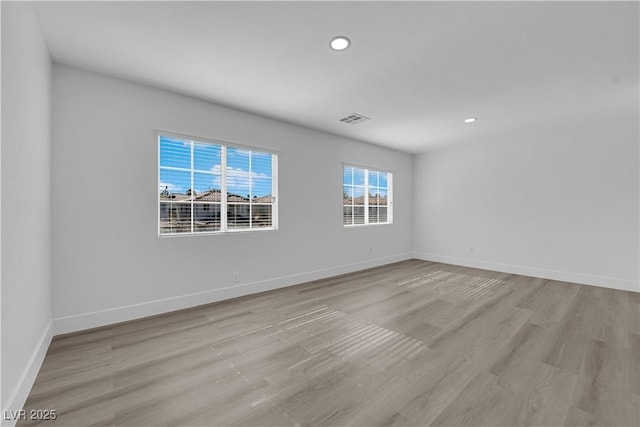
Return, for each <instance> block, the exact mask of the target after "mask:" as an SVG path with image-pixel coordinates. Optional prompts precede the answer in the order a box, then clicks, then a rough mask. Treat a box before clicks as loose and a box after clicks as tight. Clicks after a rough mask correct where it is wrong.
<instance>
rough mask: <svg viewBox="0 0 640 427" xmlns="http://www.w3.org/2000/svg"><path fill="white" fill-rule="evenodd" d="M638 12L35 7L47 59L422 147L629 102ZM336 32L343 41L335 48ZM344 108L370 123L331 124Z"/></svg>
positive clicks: (377, 140) (531, 5) (495, 5)
mask: <svg viewBox="0 0 640 427" xmlns="http://www.w3.org/2000/svg"><path fill="white" fill-rule="evenodd" d="M638 6H639V3H638V2H361V1H358V2H43V3H38V4H36V10H37V13H38V16H39V19H40V22H41V24H42V28H43V32H44V36H45V39H46V42H47V45H48V47H49V50H50V53H51V56H52V58H53V60H54V61H55V62H58V63H63V64H68V65H72V66H76V67H80V68H84V69H88V70H92V71H97V72H100V73H104V74H109V75H113V76H116V77H121V78H125V79H128V80H132V81H136V82H140V83H144V84H148V85H152V86H156V87H160V88H164V89H167V90H170V91H174V92H178V93H182V94H185V95H188V96H193V97H197V98H200V99H204V100H207V101H211V102H215V103H218V104H222V105H226V106H230V107H234V108H238V109H241V110H245V111H250V112H253V113H257V114H261V115H264V116H268V117H273V118H276V119H279V120H283V121H286V122H290V123H295V124H299V125H302V126H306V127H310V128H314V129H319V130H322V131H325V132H330V133H333V134H337V135H342V136H346V137H350V138H354V139H357V140H361V141H365V142H369V143H373V144H377V145H382V146H387V147H391V148H395V149H398V150H402V151H406V152H409V153H418V152H424V151H426V150H429V149H431V148H434V147H439V146H442V145H444V144H451V143H455V142H456V141H462V140H469V139H470V138H473V137H474V135H478V134H481V133H490V132H496V131H501V130H504V129H505V128H517V127H522V126H527V125H531V124H534V123H536V122H538V121H543V120H549V119H562V118H565V117H568V116H572V115H579V114H587V113H588V114H598V113H599V112H601V111H604V110H611V109H617V108H620V109H628V108H637V105H638V98H639V95H638V90H639V85H638V74H639V71H638V57H639V42H638V38H639V29H638V27H639V24H638V21H639V19H638V15H639V7H638ZM336 35H345V36H347V37H349V38H350V39H351V41H352V44H351V47H350V48H349V49H347V50H346V51H342V52H336V51H332V50H331V49H330V48H329V42H330V40H331V38H332V37H333V36H336ZM351 113H359V114H362V115H364V116H367V117H370V118H371V120H369V121H366V122H363V123H359V124H356V125H352V124H346V123H343V122H340V121H339V119H340V118H342V117H344V116H347V115H349V114H351ZM468 117H477V118H478V121H477V122H475V123H472V124H466V123H464V119H466V118H468Z"/></svg>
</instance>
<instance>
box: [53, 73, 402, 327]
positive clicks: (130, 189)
mask: <svg viewBox="0 0 640 427" xmlns="http://www.w3.org/2000/svg"><path fill="white" fill-rule="evenodd" d="M274 102H277V100H274ZM53 123H54V131H53V135H54V137H53V145H54V151H53V175H52V177H53V178H52V183H53V217H52V224H53V225H52V227H53V290H54V291H53V313H54V318H55V319H56V320H55V331H56V333H59V332H67V331H71V330H78V329H82V328H87V327H91V326H96V325H100V324H106V323H111V322H115V321H122V320H126V319H130V318H134V317H138V316H144V315H149V314H153V313H157V312H162V311H166V310H171V309H176V308H181V307H186V306H190V305H195V304H203V303H206V302H208V301H215V300H219V299H222V298H229V297H233V296H237V295H242V294H246V293H249V292H256V291H260V290H266V289H272V288H276V287H280V286H286V285H291V284H295V283H300V282H304V281H306V280H312V279H315V278H318V277H326V276H331V275H334V274H339V273H344V272H348V271H354V270H358V269H362V268H366V267H369V266H374V265H379V264H384V263H388V262H392V261H396V260H401V259H407V258H409V257H410V256H411V253H412V237H411V227H412V213H413V211H412V179H413V172H412V157H411V156H410V155H408V154H403V153H399V152H396V151H392V150H387V149H383V148H380V147H376V146H373V145H369V144H364V143H360V142H356V141H352V140H348V139H344V138H340V137H336V136H332V135H328V134H325V133H321V132H316V131H312V130H309V129H305V128H301V127H297V126H292V125H289V124H285V123H282V122H278V121H275V120H270V119H266V118H263V117H259V116H255V115H252V114H248V113H244V112H240V111H236V110H231V109H228V108H224V107H221V106H217V105H213V104H210V103H206V102H202V101H199V100H195V99H192V98H188V97H184V96H181V95H176V94H172V93H169V92H165V91H161V90H157V89H153V88H150V87H146V86H141V85H138V84H134V83H130V82H126V81H123V80H117V79H114V78H109V77H105V76H102V75H98V74H94V73H90V72H86V71H81V70H78V69H74V68H69V67H66V66H60V65H54V70H53ZM158 129H162V130H167V131H172V132H175V133H183V134H187V135H194V136H201V137H207V138H210V139H217V140H221V141H227V142H232V143H234V142H235V143H241V144H246V145H252V146H259V147H266V148H270V149H275V150H278V151H279V152H280V158H279V212H280V213H279V230H277V231H263V232H256V233H237V234H226V235H208V236H182V237H172V238H158V237H157V220H156V218H157V206H156V203H157V138H156V130H158ZM343 162H349V163H356V164H363V165H368V166H371V167H378V168H383V169H389V170H391V171H393V173H394V201H395V210H394V224H393V225H379V226H372V227H360V228H354V229H345V228H344V227H343V226H342V163H343ZM370 249H372V253H370ZM233 272H238V278H239V283H233V282H232V273H233Z"/></svg>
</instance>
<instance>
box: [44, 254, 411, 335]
mask: <svg viewBox="0 0 640 427" xmlns="http://www.w3.org/2000/svg"><path fill="white" fill-rule="evenodd" d="M411 258H412V254H411V253H406V254H400V255H394V256H390V257H384V258H376V259H371V260H366V261H360V262H356V263H352V264H346V265H341V266H337V267H330V268H324V269H320V270H315V271H310V272H305V273H299V274H292V275H289V276H282V277H276V278H272V279H267V280H261V281H257V282H252V283H245V284H239V285H235V286H230V287H226V288H220V289H212V290H208V291H204V292H198V293H194V294H189V295H180V296H176V297H173V298H166V299H161V300H155V301H148V302H143V303H139V304H132V305H128V306H123V307H115V308H110V309H106V310H100V311H94V312H91V313H83V314H78V315H73V316H67V317H60V318H56V319H54V320H53V332H54V334H55V335H60V334H66V333H70V332H77V331H81V330H84V329H91V328H96V327H100V326H106V325H111V324H114V323H119V322H125V321H127V320H133V319H139V318H142V317H147V316H153V315H156V314H161V313H167V312H170V311H175V310H182V309H185V308H189V307H195V306H198V305H203V304H209V303H212V302H217V301H223V300H227V299H231V298H236V297H241V296H244V295H249V294H255V293H258V292H264V291H270V290H273V289H278V288H283V287H286V286H292V285H297V284H300V283H305V282H309V281H312V280H319V279H324V278H327V277H331V276H337V275H340V274H346V273H352V272H354V271H359V270H364V269H366V268H371V267H378V266H381V265H385V264H391V263H393V262H398V261H405V260H407V259H411Z"/></svg>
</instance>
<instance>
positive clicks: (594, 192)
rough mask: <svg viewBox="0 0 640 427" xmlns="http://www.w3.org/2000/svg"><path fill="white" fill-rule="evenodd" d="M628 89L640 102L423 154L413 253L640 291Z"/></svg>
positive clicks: (634, 135) (633, 122) (634, 116)
mask: <svg viewBox="0 0 640 427" xmlns="http://www.w3.org/2000/svg"><path fill="white" fill-rule="evenodd" d="M631 90H632V91H631V92H629V93H630V94H631V95H633V98H635V100H636V101H635V103H632V104H634V105H633V106H631V107H628V108H620V109H608V110H604V111H597V112H595V111H594V112H593V113H592V114H585V115H582V116H580V117H565V118H559V119H557V120H555V121H544V122H539V123H532V124H531V126H530V127H528V128H519V129H507V130H504V131H503V132H501V133H499V134H492V135H479V136H478V137H477V138H476V139H474V140H470V141H465V142H462V143H460V144H459V145H456V146H453V147H451V148H443V149H440V150H435V151H432V152H428V153H425V154H422V155H420V156H416V158H415V162H414V173H415V180H414V188H415V191H416V198H415V200H414V209H415V211H414V224H415V225H414V228H415V236H414V244H415V247H414V248H415V252H416V256H417V257H419V258H422V259H429V260H435V261H442V262H449V263H453V264H459V265H467V266H475V267H479V268H486V269H492V270H499V271H506V272H513V273H521V274H528V275H532V276H539V277H546V278H552V279H558V280H567V281H573V282H578V283H586V284H593V285H600V286H607V287H613V288H619V289H628V290H636V291H638V290H639V289H638V269H639V265H638V263H639V254H638V250H639V249H638V246H639V239H638V233H639V228H638V221H639V212H638V202H639V200H638V194H639V185H640V184H639V176H638V170H639V164H638V155H639V153H638V144H639V142H638V141H639V135H638V104H637V88H635V89H634V88H631ZM634 94H635V95H634ZM470 247H473V248H474V251H473V253H470V251H469V248H470Z"/></svg>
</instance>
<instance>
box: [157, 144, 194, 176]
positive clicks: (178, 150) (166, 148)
mask: <svg viewBox="0 0 640 427" xmlns="http://www.w3.org/2000/svg"><path fill="white" fill-rule="evenodd" d="M160 166H161V167H162V166H165V167H172V168H183V169H190V168H191V142H189V141H182V140H179V139H175V138H168V137H165V136H161V137H160Z"/></svg>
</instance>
